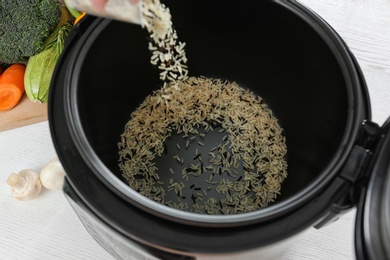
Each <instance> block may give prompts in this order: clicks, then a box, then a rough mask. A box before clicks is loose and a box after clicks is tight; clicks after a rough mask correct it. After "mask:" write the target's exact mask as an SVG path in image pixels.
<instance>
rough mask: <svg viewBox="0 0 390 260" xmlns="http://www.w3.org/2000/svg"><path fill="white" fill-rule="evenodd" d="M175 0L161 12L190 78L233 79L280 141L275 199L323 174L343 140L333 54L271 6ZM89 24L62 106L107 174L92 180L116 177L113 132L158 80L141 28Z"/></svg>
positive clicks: (342, 86) (344, 110)
mask: <svg viewBox="0 0 390 260" xmlns="http://www.w3.org/2000/svg"><path fill="white" fill-rule="evenodd" d="M184 2H185V1H183V3H182V2H177V1H176V2H174V3H172V4H170V2H167V6H169V7H170V10H171V13H172V16H173V22H174V25H175V28H176V30H177V32H178V35H179V40H180V41H184V42H186V44H187V45H186V52H187V57H188V60H189V62H188V67H189V72H190V75H191V76H206V77H210V78H217V79H227V80H229V81H236V82H237V83H239V84H240V85H241V86H243V87H247V88H249V89H250V90H252V91H253V92H254V93H256V94H258V95H259V96H261V97H262V98H263V99H264V101H265V103H266V104H267V105H268V106H269V107H270V108H271V109H272V111H273V113H274V115H275V116H276V118H277V119H278V120H279V124H280V125H281V127H282V128H283V129H284V136H285V137H286V140H287V149H288V153H287V163H288V177H287V179H286V180H285V181H284V183H283V185H282V190H281V194H280V195H279V196H278V198H277V200H276V203H278V202H280V201H283V200H286V199H288V198H290V197H291V196H294V195H296V194H298V193H299V192H300V191H302V190H303V189H304V188H305V187H307V186H308V185H309V184H311V183H312V182H313V181H314V180H315V179H317V178H319V177H320V176H321V174H323V171H324V169H325V168H326V166H327V165H328V164H329V162H330V161H331V160H332V158H333V156H334V155H335V153H336V151H337V150H338V149H339V145H340V141H341V139H342V138H343V136H344V134H345V127H346V123H347V117H348V98H347V87H346V83H345V79H344V76H343V73H342V69H341V68H340V66H339V63H338V61H337V60H336V57H335V54H334V52H333V51H332V50H331V49H330V48H329V46H328V44H327V43H326V41H324V39H323V38H322V37H321V36H320V35H319V34H318V33H317V31H316V30H315V29H314V28H313V27H312V26H311V25H309V23H307V22H305V21H304V20H303V19H302V18H300V16H298V15H297V14H296V13H294V12H292V11H289V10H288V9H286V8H285V9H282V8H280V7H279V6H278V5H276V4H270V3H265V2H266V1H258V3H254V2H253V1H251V2H250V5H256V6H255V7H254V6H246V5H247V4H248V3H247V2H243V3H242V4H241V3H240V4H232V3H230V2H229V3H227V2H225V1H212V2H207V1H193V2H191V4H188V3H184ZM270 2H271V1H270ZM200 14H201V15H200ZM97 24H98V25H96V28H94V31H93V32H92V33H91V34H90V35H89V38H88V39H87V40H86V41H85V42H84V43H83V44H84V45H83V47H82V51H81V52H80V54H79V56H78V58H77V60H76V64H77V66H76V68H77V70H75V71H77V72H76V73H75V75H76V79H75V80H74V84H73V88H75V92H76V95H75V96H74V97H75V98H74V100H72V102H73V103H74V104H76V105H77V106H76V107H77V111H76V113H77V115H78V117H79V119H80V124H81V128H82V131H83V132H84V133H85V137H86V139H87V141H88V143H89V144H90V147H91V149H92V150H93V151H94V153H96V155H97V156H98V158H99V160H101V162H103V163H104V165H105V166H106V167H107V168H108V169H109V170H110V171H111V172H110V173H107V172H100V173H99V174H101V175H107V174H113V175H115V176H116V177H118V179H120V180H122V181H124V180H123V178H122V176H121V172H120V170H119V167H118V142H119V141H120V135H121V133H122V132H123V130H124V126H125V124H126V123H127V122H128V120H129V116H130V114H131V112H132V111H134V110H135V109H136V108H137V107H138V105H139V104H140V103H141V102H142V101H143V100H144V99H145V97H146V96H147V95H149V94H152V92H153V91H154V90H157V89H159V88H160V87H161V86H162V82H161V81H160V80H159V71H158V70H157V69H156V68H155V67H154V66H152V65H151V64H150V63H149V59H150V53H149V51H148V48H147V46H148V40H147V37H148V35H147V33H146V31H145V30H144V29H142V28H141V27H139V26H136V25H131V24H125V23H121V22H116V21H104V22H100V23H97ZM72 102H71V103H72ZM92 163H93V162H92ZM166 174H169V173H166Z"/></svg>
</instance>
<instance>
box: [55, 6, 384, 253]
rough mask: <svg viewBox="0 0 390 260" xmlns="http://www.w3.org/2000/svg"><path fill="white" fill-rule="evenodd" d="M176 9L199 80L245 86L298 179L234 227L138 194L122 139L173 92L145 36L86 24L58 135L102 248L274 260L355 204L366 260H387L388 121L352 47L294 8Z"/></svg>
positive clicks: (74, 194) (59, 107)
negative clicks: (164, 92)
mask: <svg viewBox="0 0 390 260" xmlns="http://www.w3.org/2000/svg"><path fill="white" fill-rule="evenodd" d="M164 3H165V4H166V5H167V6H168V7H169V8H170V10H171V13H172V17H173V23H174V26H175V28H176V30H177V32H178V35H179V38H180V40H181V41H183V42H186V44H187V45H186V52H187V57H188V60H189V61H188V66H189V71H190V74H191V75H192V76H205V77H211V78H222V79H227V80H230V81H236V82H238V83H239V84H240V85H242V86H245V87H247V88H249V89H251V90H252V91H254V92H255V93H256V94H258V95H260V96H261V97H262V98H263V99H264V101H265V102H266V103H267V104H268V105H269V107H270V108H271V109H272V111H273V112H274V114H275V116H276V117H277V118H278V120H279V123H280V125H281V126H282V127H283V129H284V135H285V137H286V140H287V148H288V153H287V157H286V158H287V163H288V177H287V179H286V180H285V181H284V183H283V186H282V192H281V195H280V196H279V197H278V199H277V200H276V201H275V202H274V203H273V204H271V205H270V206H268V207H267V208H264V209H261V210H257V211H255V212H249V213H241V214H233V215H226V216H215V215H214V216H210V215H201V214H195V213H188V212H182V211H179V210H176V209H171V208H168V207H165V206H162V205H161V204H158V203H157V202H154V201H151V200H149V199H147V198H145V197H143V196H141V195H140V194H138V193H136V192H135V191H134V190H132V189H130V188H129V187H128V185H127V184H125V182H124V180H123V178H122V176H121V173H120V171H119V168H118V146H117V143H118V141H119V136H120V134H121V133H122V131H123V129H124V125H125V124H126V122H127V121H128V120H129V116H130V113H131V112H132V111H133V110H134V109H135V108H136V107H137V106H138V105H139V104H140V103H141V102H142V101H143V100H144V98H145V97H146V96H147V95H149V94H151V93H152V92H153V91H154V90H156V89H158V88H160V87H161V85H162V83H161V81H160V80H159V71H158V70H157V69H156V68H155V67H154V66H152V65H151V64H150V63H149V59H150V53H149V50H148V49H147V43H148V35H147V32H146V30H144V29H143V28H141V27H140V26H138V25H134V24H126V23H122V22H118V21H113V20H108V19H103V18H96V17H93V16H87V17H86V18H85V19H84V20H83V21H82V22H81V23H79V25H78V26H76V27H75V28H74V29H73V31H72V32H71V35H70V36H69V37H68V41H67V45H66V48H65V49H64V52H63V54H62V56H61V58H60V61H59V62H58V65H57V68H56V70H55V73H54V77H53V79H52V83H51V89H50V99H49V123H50V128H51V134H52V137H53V142H54V145H55V148H56V151H57V153H58V155H59V158H60V160H61V162H62V164H63V166H64V168H65V170H66V172H67V176H66V184H65V186H64V192H65V195H66V197H67V198H68V201H69V203H70V204H71V205H72V207H73V208H74V210H75V212H76V213H77V215H78V216H79V218H80V219H81V221H82V223H83V224H84V226H85V227H86V229H87V230H88V232H89V233H90V234H91V235H92V236H93V237H94V239H95V240H96V241H97V242H98V243H99V244H100V245H102V246H103V247H104V248H105V249H106V250H107V251H108V252H109V253H111V254H112V255H113V256H114V257H116V258H118V259H218V258H219V257H222V258H226V257H230V258H237V259H244V258H251V259H267V258H271V259H272V258H274V257H276V256H277V254H278V253H280V252H281V250H283V249H284V248H285V247H286V246H287V245H289V244H290V243H291V241H293V240H294V238H296V237H297V236H298V235H299V234H300V233H301V232H303V231H305V230H307V229H308V228H309V227H317V228H320V227H322V226H324V225H326V224H328V223H331V222H332V221H334V220H335V219H337V217H338V216H339V215H340V214H343V213H344V212H346V211H347V210H349V209H351V208H353V207H355V206H357V208H358V210H357V218H356V234H355V235H356V256H357V258H358V259H389V258H390V177H389V176H390V175H389V161H390V160H389V159H390V140H389V139H390V136H389V134H388V132H389V131H390V129H389V127H390V121H387V122H386V123H385V124H384V125H383V126H381V127H380V126H378V125H377V124H375V123H374V122H372V121H371V115H370V99H369V95H368V91H367V88H366V85H365V81H364V77H363V74H362V72H361V70H360V68H359V65H358V63H357V62H356V60H355V58H354V57H353V55H352V53H351V52H350V50H349V49H348V47H347V46H346V44H345V43H344V41H343V40H342V39H341V38H340V36H339V35H338V34H337V33H336V32H335V31H334V30H333V29H332V28H331V27H330V26H329V25H328V24H327V23H326V21H324V20H323V19H322V18H321V17H319V16H318V15H317V14H315V13H314V12H313V11H311V10H309V9H308V8H306V7H304V6H303V5H301V4H300V3H298V2H296V1H289V0H284V1H283V0H280V1H277V0H264V1H249V0H246V1H244V0H243V1H240V2H239V3H238V2H237V1H230V0H213V1H206V0H196V1H164Z"/></svg>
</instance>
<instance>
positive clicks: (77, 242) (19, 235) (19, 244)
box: [0, 0, 390, 260]
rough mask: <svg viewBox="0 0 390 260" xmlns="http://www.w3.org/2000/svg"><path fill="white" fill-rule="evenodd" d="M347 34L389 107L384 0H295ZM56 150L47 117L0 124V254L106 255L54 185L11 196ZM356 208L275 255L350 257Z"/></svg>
mask: <svg viewBox="0 0 390 260" xmlns="http://www.w3.org/2000/svg"><path fill="white" fill-rule="evenodd" d="M300 2H301V3H304V4H305V5H306V6H308V7H310V8H311V9H313V10H314V11H316V12H317V13H318V14H320V15H321V16H322V17H323V18H324V19H325V20H326V21H327V22H328V23H329V24H330V25H332V26H333V27H334V28H335V29H336V31H337V32H338V33H339V34H340V35H341V36H342V37H343V39H344V40H345V41H346V42H347V44H348V45H349V47H350V49H351V50H352V52H353V53H354V54H355V56H356V58H357V59H358V62H359V64H360V66H361V68H362V70H363V73H364V76H365V78H366V81H367V83H368V87H369V92H370V95H371V102H372V110H373V119H374V121H375V122H377V123H379V124H382V123H383V122H384V121H385V120H386V119H387V117H388V116H389V115H390V86H389V85H390V0H326V1H325V0H322V1H313V0H301V1H300ZM53 156H55V150H54V148H53V145H52V141H51V137H50V132H49V127H48V123H47V122H43V123H38V124H34V125H30V126H26V127H22V128H17V129H14V130H9V131H5V132H0V259H6V260H8V259H67V260H69V259H97V260H99V259H107V260H109V259H112V257H111V256H110V255H109V254H108V253H106V252H105V251H104V250H103V249H102V248H101V247H100V246H99V245H97V243H96V242H95V241H94V240H93V239H92V238H91V237H90V235H89V234H88V233H87V232H86V231H85V230H84V228H83V226H82V224H81V223H80V221H79V220H78V218H77V216H76V215H75V213H74V212H73V211H72V209H71V208H70V206H69V205H68V203H67V201H66V200H65V198H64V196H63V194H62V192H61V191H48V190H44V192H43V193H42V194H41V196H40V197H38V198H37V199H35V200H32V201H28V202H19V201H16V200H15V199H14V198H12V197H11V195H10V190H9V187H8V186H7V185H6V179H7V176H8V175H9V174H10V173H11V172H18V171H20V170H22V169H25V168H32V169H35V170H39V169H40V168H42V167H43V166H44V164H45V163H46V162H47V161H48V160H49V159H50V158H51V157H53ZM354 220H355V210H352V211H351V212H349V213H347V214H346V215H344V216H343V217H342V218H341V219H340V220H339V221H337V222H336V223H333V224H332V225H330V226H327V227H326V228H323V229H321V230H315V229H309V230H308V231H306V232H305V233H304V234H303V235H302V236H300V237H299V239H298V241H297V243H295V244H293V245H292V246H291V247H290V248H289V249H288V250H286V251H285V252H284V253H283V254H282V255H281V256H280V258H279V260H287V259H289V260H291V259H316V260H322V259H323V260H325V259H326V260H328V259H335V260H339V259H340V260H343V259H345V260H350V259H354V258H355V256H354V249H353V247H354V245H353V235H354V233H353V232H354Z"/></svg>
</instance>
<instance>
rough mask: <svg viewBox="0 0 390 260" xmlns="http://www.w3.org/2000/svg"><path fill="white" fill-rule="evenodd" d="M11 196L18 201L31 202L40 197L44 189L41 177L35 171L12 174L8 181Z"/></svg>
mask: <svg viewBox="0 0 390 260" xmlns="http://www.w3.org/2000/svg"><path fill="white" fill-rule="evenodd" d="M7 184H8V185H9V186H10V187H11V194H12V196H13V197H14V198H15V199H17V200H23V201H25V200H31V199H33V198H35V197H36V196H38V195H39V193H40V192H41V189H42V184H41V181H40V180H39V175H38V174H37V173H36V172H34V171H33V170H28V169H27V170H22V171H20V172H19V173H18V174H16V173H11V175H10V176H9V177H8V179H7Z"/></svg>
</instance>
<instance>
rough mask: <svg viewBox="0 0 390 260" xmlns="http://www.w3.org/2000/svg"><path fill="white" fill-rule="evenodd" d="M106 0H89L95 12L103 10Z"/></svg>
mask: <svg viewBox="0 0 390 260" xmlns="http://www.w3.org/2000/svg"><path fill="white" fill-rule="evenodd" d="M106 2H107V0H91V4H92V6H93V8H94V9H95V11H96V12H98V13H102V12H103V10H104V5H105V4H106Z"/></svg>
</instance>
